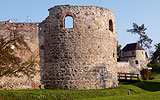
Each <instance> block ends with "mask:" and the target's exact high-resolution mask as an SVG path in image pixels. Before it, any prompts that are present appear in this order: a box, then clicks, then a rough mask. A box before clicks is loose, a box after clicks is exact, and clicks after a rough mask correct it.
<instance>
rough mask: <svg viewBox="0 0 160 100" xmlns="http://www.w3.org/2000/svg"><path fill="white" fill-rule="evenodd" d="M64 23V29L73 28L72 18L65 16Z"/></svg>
mask: <svg viewBox="0 0 160 100" xmlns="http://www.w3.org/2000/svg"><path fill="white" fill-rule="evenodd" d="M64 20H65V22H64V24H65V26H64V27H65V28H73V18H72V16H66V17H65V19H64Z"/></svg>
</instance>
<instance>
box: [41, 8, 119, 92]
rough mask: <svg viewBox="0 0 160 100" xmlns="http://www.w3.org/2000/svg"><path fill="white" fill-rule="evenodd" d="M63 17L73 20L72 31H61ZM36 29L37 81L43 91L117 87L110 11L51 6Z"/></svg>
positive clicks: (114, 31) (115, 38) (62, 29)
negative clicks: (37, 53) (39, 77)
mask: <svg viewBox="0 0 160 100" xmlns="http://www.w3.org/2000/svg"><path fill="white" fill-rule="evenodd" d="M66 16H71V17H72V18H73V20H74V27H73V28H65V26H64V22H65V17H66ZM112 27H113V28H112ZM39 30H40V32H39V39H40V61H41V65H40V66H41V68H42V70H41V71H42V72H41V78H42V79H41V82H42V84H44V86H45V88H49V89H57V88H58V89H102V88H108V87H116V86H117V85H118V81H117V69H116V63H117V60H116V58H117V57H116V54H117V51H116V50H117V35H116V29H115V20H114V14H113V12H111V11H109V10H107V9H105V8H101V7H96V6H55V7H53V8H51V9H49V16H48V17H47V18H46V20H44V21H43V22H42V23H41V24H40V27H39Z"/></svg>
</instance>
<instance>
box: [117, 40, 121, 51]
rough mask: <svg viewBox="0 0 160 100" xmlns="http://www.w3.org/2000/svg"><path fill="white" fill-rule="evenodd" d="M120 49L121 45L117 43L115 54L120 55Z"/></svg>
mask: <svg viewBox="0 0 160 100" xmlns="http://www.w3.org/2000/svg"><path fill="white" fill-rule="evenodd" d="M121 48H122V45H120V44H118V42H117V53H120V51H121Z"/></svg>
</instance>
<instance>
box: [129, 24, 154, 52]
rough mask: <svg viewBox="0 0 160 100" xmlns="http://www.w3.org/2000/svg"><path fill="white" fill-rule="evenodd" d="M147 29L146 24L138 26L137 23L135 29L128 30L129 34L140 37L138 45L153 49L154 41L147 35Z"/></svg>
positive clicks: (134, 25)
mask: <svg viewBox="0 0 160 100" xmlns="http://www.w3.org/2000/svg"><path fill="white" fill-rule="evenodd" d="M146 30H147V28H145V27H144V24H142V25H141V26H138V25H137V24H136V23H133V29H128V30H127V32H131V33H133V34H138V35H139V40H138V43H139V44H140V45H141V46H142V47H143V48H145V49H150V48H151V43H152V39H150V38H149V37H148V35H147V34H146V32H145V31H146Z"/></svg>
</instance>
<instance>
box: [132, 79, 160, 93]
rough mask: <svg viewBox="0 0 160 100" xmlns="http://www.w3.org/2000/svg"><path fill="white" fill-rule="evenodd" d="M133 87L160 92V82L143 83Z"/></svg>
mask: <svg viewBox="0 0 160 100" xmlns="http://www.w3.org/2000/svg"><path fill="white" fill-rule="evenodd" d="M133 85H135V86H137V87H139V88H141V89H144V90H146V91H150V92H156V91H160V81H159V82H158V81H141V82H137V83H134V84H133Z"/></svg>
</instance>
